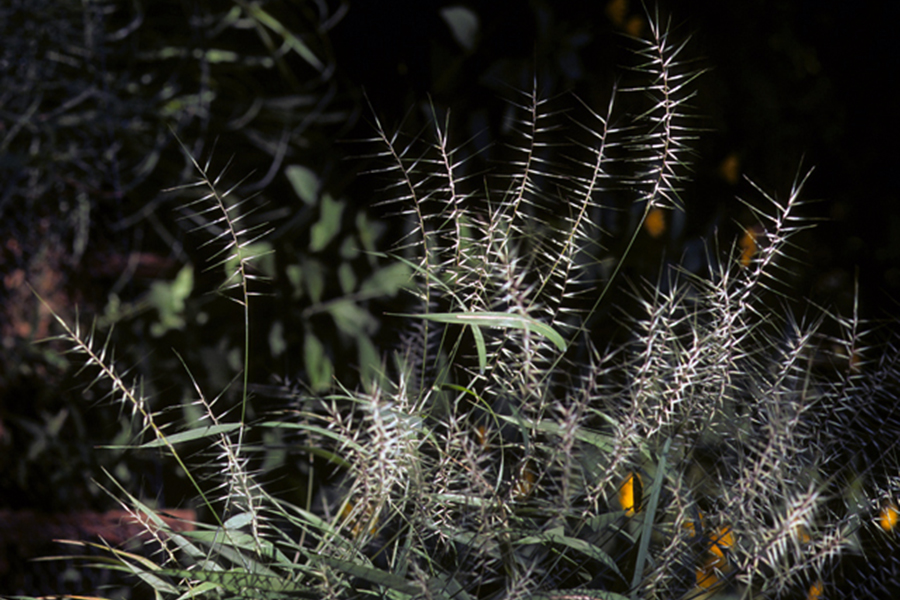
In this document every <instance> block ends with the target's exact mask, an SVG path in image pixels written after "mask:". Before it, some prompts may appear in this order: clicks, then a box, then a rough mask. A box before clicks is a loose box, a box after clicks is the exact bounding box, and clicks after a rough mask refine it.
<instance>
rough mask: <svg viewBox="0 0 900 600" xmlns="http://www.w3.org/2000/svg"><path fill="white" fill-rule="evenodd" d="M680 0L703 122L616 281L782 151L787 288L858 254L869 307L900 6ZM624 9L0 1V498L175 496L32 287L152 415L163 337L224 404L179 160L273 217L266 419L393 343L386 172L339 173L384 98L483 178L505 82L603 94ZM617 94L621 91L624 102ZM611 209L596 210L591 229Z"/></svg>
mask: <svg viewBox="0 0 900 600" xmlns="http://www.w3.org/2000/svg"><path fill="white" fill-rule="evenodd" d="M672 8H673V9H674V16H673V24H674V26H675V27H674V30H675V33H676V35H679V36H683V37H684V38H685V39H687V38H689V37H690V42H689V43H688V47H687V48H686V49H685V51H684V53H685V55H686V56H687V57H689V58H691V57H696V66H697V67H698V68H705V69H709V70H708V72H707V73H706V74H705V75H704V76H703V77H702V78H701V80H700V83H699V93H698V95H697V96H696V98H695V99H694V105H695V112H696V114H697V115H699V116H700V118H699V119H698V121H697V126H698V128H700V129H701V130H703V131H702V132H701V133H700V139H699V141H698V146H697V156H698V160H697V163H696V165H695V167H694V168H695V172H694V174H695V177H694V178H693V179H692V181H690V183H689V187H688V189H686V190H685V194H684V197H685V199H686V214H685V215H684V217H683V218H675V217H674V216H673V215H661V216H660V220H659V221H658V222H656V224H655V226H654V227H652V228H649V227H648V228H647V230H646V231H645V232H644V233H643V234H642V235H643V237H642V238H641V239H640V240H639V241H640V243H639V244H638V249H637V250H636V251H634V252H633V253H632V254H631V255H629V258H628V260H629V263H628V264H627V265H626V267H627V268H626V271H625V272H626V274H627V276H628V277H629V278H630V279H631V280H632V281H637V280H639V278H641V277H648V278H650V279H651V280H653V278H654V277H655V274H656V273H657V272H658V269H659V268H660V266H661V265H662V264H663V263H664V262H665V261H672V262H684V264H685V265H686V266H687V267H688V268H691V269H700V268H702V266H703V263H704V260H705V256H706V253H705V251H704V243H706V242H709V241H711V240H713V239H717V240H719V242H720V243H721V244H722V246H723V248H728V247H731V245H732V244H734V243H736V240H738V239H740V238H741V235H742V234H743V233H744V232H745V231H747V230H752V228H753V227H754V225H755V223H753V222H752V221H751V220H750V215H751V213H750V212H749V211H747V210H746V209H742V208H741V205H740V204H739V203H738V202H736V201H734V196H735V195H741V194H743V193H745V192H746V191H747V190H748V189H749V188H748V184H747V183H746V182H744V181H743V180H742V175H743V173H745V172H746V173H748V174H750V175H751V176H752V177H753V179H754V180H755V181H758V182H759V183H760V184H761V185H762V186H763V187H764V188H766V189H773V190H784V192H785V193H786V191H787V190H788V189H789V186H790V183H791V181H792V179H793V178H794V177H795V175H796V173H797V170H798V165H800V164H801V163H802V164H803V165H804V166H815V167H816V168H817V170H816V172H815V173H814V175H813V177H812V178H811V179H810V182H809V185H808V187H807V188H806V189H807V197H809V198H811V199H815V200H821V201H820V202H816V203H813V204H811V205H810V207H809V209H808V210H809V215H808V216H810V217H812V218H821V219H823V223H822V225H821V226H820V227H818V228H817V229H816V230H815V231H813V232H809V233H807V234H804V236H803V237H801V238H798V239H799V243H800V244H801V245H802V246H803V248H804V251H805V263H803V264H800V265H797V267H796V269H795V270H794V276H793V277H794V279H792V280H790V281H788V283H789V284H791V285H792V286H793V287H794V289H796V291H797V297H805V298H808V299H811V300H814V301H816V302H819V303H822V304H823V305H826V306H831V305H835V306H837V307H838V309H839V310H841V311H842V312H844V313H847V312H849V311H850V310H851V308H852V301H853V295H852V292H853V287H854V286H853V282H854V278H856V277H858V279H859V282H860V287H861V298H862V307H863V311H864V314H865V316H868V317H876V318H877V317H882V316H884V313H885V312H890V310H891V309H892V308H893V306H894V305H893V303H892V301H891V299H892V298H895V297H897V292H898V291H900V266H898V262H900V261H898V259H900V235H897V233H898V232H900V212H898V211H896V210H895V209H894V205H895V204H896V201H897V192H896V187H895V186H893V185H891V183H889V181H890V179H889V173H891V172H892V170H893V168H894V166H895V165H896V164H897V162H896V160H897V158H898V156H897V153H898V150H897V148H898V146H897V145H896V143H894V144H893V145H891V142H894V141H895V140H894V139H885V138H891V136H892V135H894V136H895V135H896V133H897V132H898V127H897V114H896V110H895V109H893V108H892V106H891V102H890V99H891V98H892V95H891V94H890V93H889V91H888V87H887V86H888V85H890V84H891V81H892V79H893V78H892V77H891V76H890V74H891V73H895V72H897V69H898V67H900V65H898V64H897V56H898V53H897V51H896V49H894V48H892V47H891V46H890V36H889V35H886V32H884V31H882V30H883V29H884V28H885V27H887V24H888V23H891V22H896V21H897V16H898V15H897V14H896V13H897V8H896V7H895V5H894V3H876V2H864V3H857V4H853V5H852V6H851V3H839V2H811V1H809V2H807V1H802V2H782V1H775V0H760V1H758V2H751V3H722V2H718V3H716V2H711V1H707V0H703V1H701V2H694V3H690V6H683V5H678V6H674V7H672ZM642 10H643V9H642V8H641V6H640V4H639V3H637V2H630V3H629V2H628V1H627V0H609V1H604V2H594V3H584V2H579V1H576V0H560V1H554V2H550V1H549V0H529V1H526V0H495V1H492V2H482V3H477V2H451V1H447V0H391V1H388V2H351V1H336V0H312V1H304V0H268V1H262V0H234V1H231V0H228V1H226V0H210V1H202V2H200V1H193V0H154V1H153V2H145V1H141V0H135V1H133V2H125V1H116V0H85V1H81V0H7V1H6V2H4V3H3V5H2V7H0V33H2V39H3V44H2V46H0V184H2V185H0V228H2V236H0V240H2V244H3V247H2V248H0V274H2V277H3V284H4V285H3V290H4V291H3V302H2V307H0V326H2V345H3V350H2V352H3V360H2V364H0V508H8V509H22V508H26V507H27V508H31V509H40V510H42V511H48V512H54V511H63V510H76V509H78V510H81V509H95V510H104V509H108V508H112V507H113V506H114V502H113V501H112V500H111V499H110V498H109V497H108V496H107V495H106V494H105V493H104V492H103V491H102V490H101V489H100V487H99V486H98V485H96V484H95V483H94V482H93V481H94V478H95V477H96V476H97V474H98V473H101V470H100V469H101V468H104V469H107V470H108V471H109V472H110V473H112V474H113V475H114V476H115V477H116V478H117V479H118V480H119V481H120V482H121V483H122V484H123V485H124V486H125V487H126V488H127V489H129V490H130V491H132V492H133V493H135V494H137V495H139V496H140V497H143V498H145V499H147V500H148V501H151V502H156V503H158V505H159V506H167V507H175V506H180V505H182V504H184V503H185V502H187V500H188V498H187V497H186V496H185V494H186V491H185V486H184V485H183V481H181V474H180V473H178V472H177V471H176V470H175V469H173V468H172V466H171V465H169V464H167V463H166V461H165V460H163V459H161V458H160V457H159V456H153V455H149V454H146V455H141V456H135V455H133V454H131V455H123V454H121V453H118V452H115V451H109V450H98V449H97V446H98V445H102V444H113V445H116V444H124V443H127V442H128V441H130V440H131V439H132V437H133V436H134V435H135V434H136V433H138V432H137V431H136V430H135V425H133V424H132V423H131V419H130V415H128V414H120V413H118V412H116V411H115V410H109V409H107V410H104V409H103V408H100V407H98V405H102V404H103V402H102V401H103V399H104V390H103V389H102V386H97V387H88V388H87V391H83V384H85V383H89V382H90V377H91V375H90V374H89V373H83V372H81V371H79V370H78V369H77V367H78V365H77V364H72V363H70V361H69V358H68V357H67V356H66V355H65V354H63V353H61V348H60V347H58V346H57V345H55V344H54V343H52V342H50V343H43V344H38V345H35V344H34V343H33V342H34V341H35V340H39V339H43V338H46V337H49V336H51V335H52V334H53V332H54V330H53V327H52V325H51V317H50V315H49V313H48V312H47V310H46V309H44V308H42V307H41V305H40V304H39V303H38V302H37V301H36V300H35V298H34V295H33V294H32V291H31V290H30V288H29V286H30V287H33V288H34V290H35V291H36V292H37V293H38V294H40V295H41V296H42V297H43V298H45V299H46V300H47V302H48V303H49V304H50V305H51V306H52V307H53V308H54V310H56V311H58V312H59V313H60V314H61V315H63V316H64V317H66V318H67V319H69V320H74V319H76V318H77V319H80V320H81V321H82V324H83V325H84V326H89V325H90V323H91V321H92V320H94V319H96V326H97V328H98V332H99V333H98V334H99V335H107V334H108V335H109V336H110V346H111V347H114V348H115V349H116V359H117V361H119V363H120V364H121V365H125V366H128V367H130V368H131V369H132V371H131V372H132V373H133V374H134V375H138V376H142V377H143V378H144V382H145V386H146V387H147V391H148V396H150V397H153V398H154V402H155V403H156V404H155V408H157V409H158V410H160V411H164V412H165V411H166V410H169V413H168V414H169V419H170V420H171V421H173V422H174V421H177V420H180V419H184V418H187V419H192V418H196V417H197V415H192V414H189V413H190V410H191V409H190V408H184V407H188V406H189V403H188V402H186V401H187V400H189V398H190V396H191V394H192V386H191V383H190V376H189V375H188V373H187V371H186V369H185V367H184V366H183V364H182V362H181V360H182V359H183V361H184V364H185V365H188V366H189V368H190V374H191V375H192V376H193V377H194V378H196V380H197V381H198V382H199V384H200V386H201V387H202V388H203V389H204V390H207V391H208V392H210V393H212V394H216V395H217V394H222V400H221V401H222V402H225V403H233V402H235V401H236V398H235V397H233V395H234V393H235V392H236V388H235V387H233V386H230V384H231V382H232V381H233V380H234V378H235V377H236V376H237V375H238V373H239V370H240V368H241V358H240V357H241V332H242V325H241V323H240V319H238V318H236V314H237V313H236V312H235V311H234V306H233V305H232V304H231V303H229V302H225V301H223V300H222V299H221V298H220V297H219V296H218V295H217V294H215V293H214V291H215V290H216V289H217V288H218V286H219V285H220V284H221V283H222V279H223V278H224V277H223V273H224V272H225V270H224V269H223V267H222V266H221V265H219V266H216V267H210V265H211V264H215V260H214V259H213V256H214V254H215V246H214V245H209V246H207V245H206V243H207V242H208V241H209V239H210V237H211V235H210V233H211V232H209V231H208V230H207V231H199V232H198V231H195V230H196V229H197V228H198V227H200V226H201V225H202V224H203V223H202V221H201V220H199V219H198V217H197V215H196V214H195V213H193V212H192V211H191V210H190V208H189V206H188V205H189V204H190V202H191V201H192V200H195V199H197V198H198V197H199V196H200V194H201V192H197V193H196V194H195V193H194V192H192V191H190V190H181V191H171V190H172V189H173V188H177V187H178V186H181V185H183V184H185V183H190V182H192V181H195V180H196V173H195V172H194V170H193V166H192V164H191V162H190V160H189V159H188V156H187V154H188V153H189V154H190V155H191V156H194V157H196V158H197V160H198V161H200V162H201V164H208V165H209V168H210V171H211V172H213V173H214V174H216V175H217V176H219V175H220V176H221V184H222V187H223V188H224V189H229V188H231V187H233V186H237V187H236V189H235V198H237V197H240V198H241V199H246V200H247V202H246V204H245V205H244V208H242V210H243V211H244V214H245V215H246V216H245V221H244V223H243V224H244V225H246V226H257V225H259V226H261V227H265V229H263V230H261V231H268V230H269V229H271V231H269V233H268V235H266V236H264V237H263V238H261V239H259V240H258V241H257V242H256V244H255V245H254V246H253V247H252V248H248V249H247V251H251V252H255V253H259V254H265V255H266V256H264V258H263V259H262V260H260V261H259V262H258V263H257V264H258V266H259V269H260V273H259V275H262V276H264V278H265V280H264V282H262V283H261V284H260V285H259V286H258V290H257V291H259V292H261V294H262V295H261V296H259V297H258V298H257V299H256V303H255V305H254V306H253V307H252V309H253V314H252V315H251V318H252V323H253V325H252V336H253V339H252V340H251V348H252V350H251V357H252V363H251V373H250V378H251V381H253V382H256V384H257V387H256V388H255V389H256V391H257V394H256V397H255V398H254V400H253V403H252V404H251V407H250V410H251V414H250V415H249V417H250V418H256V417H260V416H262V415H263V414H266V413H268V412H271V411H273V410H279V409H284V408H286V407H288V406H289V404H290V398H291V393H290V390H291V389H297V388H303V389H309V390H312V391H313V392H323V391H325V390H327V389H328V388H329V387H330V386H331V385H332V383H333V381H335V380H336V381H340V382H342V384H344V385H346V386H348V387H351V388H352V387H355V386H357V385H359V383H360V382H361V381H365V380H366V379H367V378H371V377H373V376H374V375H375V374H376V373H377V372H378V371H379V369H381V354H382V351H383V350H385V349H390V348H392V347H394V346H395V345H396V344H397V342H398V339H399V335H400V332H399V331H398V323H397V322H395V321H392V320H391V317H390V316H388V314H389V313H396V312H403V310H402V307H403V301H404V296H403V294H402V293H401V291H402V288H403V287H404V286H405V285H406V283H407V281H408V280H409V275H410V273H409V271H408V268H407V267H406V266H405V265H404V264H403V263H401V262H398V261H395V260H391V259H388V258H385V257H384V256H383V255H382V254H379V253H378V252H379V251H384V250H386V249H388V248H390V247H392V246H394V245H395V244H397V243H398V242H399V241H400V240H401V239H402V236H403V234H404V232H405V229H404V225H403V221H402V219H401V218H399V217H398V215H395V214H393V213H391V212H389V211H388V210H387V209H385V208H383V207H382V206H381V205H380V204H379V200H383V199H384V196H385V194H383V193H381V192H380V191H379V190H378V188H379V186H380V185H381V184H382V183H383V182H382V181H381V180H380V179H379V177H378V176H377V174H376V175H366V176H360V174H361V173H364V172H366V171H377V170H378V169H379V168H380V166H381V165H380V164H379V162H378V160H377V159H375V158H371V157H370V155H371V154H372V150H371V147H370V146H369V145H368V144H367V143H365V140H366V139H369V138H371V137H372V135H373V130H374V128H373V120H374V119H375V118H376V116H377V117H378V118H379V119H381V121H382V122H383V123H384V125H385V127H386V129H387V130H388V131H391V132H392V131H401V132H402V133H404V134H408V135H410V136H411V139H413V138H414V137H415V136H416V134H418V133H419V132H420V131H421V130H422V128H423V127H426V126H427V124H428V122H429V121H430V120H431V119H432V118H434V116H435V115H438V117H439V118H442V119H443V116H444V115H446V113H447V112H448V111H449V112H450V113H451V118H450V138H451V144H453V145H461V144H464V143H466V142H470V146H468V149H467V150H466V152H470V153H471V162H470V163H469V166H468V168H469V169H470V171H471V172H472V173H477V172H479V170H480V169H481V168H483V166H484V165H485V164H487V163H488V162H497V161H502V160H504V152H503V148H502V144H497V143H496V142H497V141H498V140H500V141H502V140H503V137H504V134H505V133H508V131H509V119H510V115H511V108H510V105H509V102H510V100H512V101H516V99H517V93H518V92H520V91H526V92H529V91H530V90H531V88H532V85H533V83H532V82H533V81H536V82H537V87H538V89H539V90H540V92H541V95H543V96H545V97H552V96H555V95H557V94H560V93H563V92H566V91H573V92H575V93H576V94H577V95H578V97H579V98H581V99H582V100H583V101H584V102H585V103H587V104H588V105H589V106H600V107H603V106H605V105H606V103H607V102H608V94H609V89H610V88H611V85H612V84H613V83H614V82H615V81H616V77H621V80H620V81H619V85H621V86H627V83H628V74H627V71H625V72H624V75H623V71H622V70H621V69H619V67H620V66H622V65H627V63H628V60H629V58H628V55H627V53H626V51H625V50H623V49H622V47H623V39H624V38H623V36H625V35H629V34H630V35H640V34H641V31H642V28H643V27H645V26H646V21H645V19H644V17H643V12H642ZM666 10H668V7H666V6H665V5H663V11H666ZM625 45H626V46H627V44H625ZM631 102H633V104H632V105H626V106H624V107H623V108H622V110H623V111H624V112H625V113H628V112H637V111H639V110H640V106H641V105H640V99H634V100H632V101H631ZM179 140H180V143H181V144H184V148H182V146H181V145H180V143H179ZM207 161H208V162H207ZM192 194H193V195H192ZM618 208H621V209H623V214H625V213H627V210H625V209H627V207H625V206H620V207H618ZM668 219H672V222H668V221H667V220H668ZM627 226H628V223H627V219H625V218H619V219H618V220H613V221H611V225H610V228H611V232H610V233H611V234H613V235H612V237H611V240H612V241H611V242H610V243H611V244H616V243H617V242H616V241H615V240H616V239H617V237H616V236H615V235H614V234H615V233H617V232H619V233H621V231H623V230H625V229H627ZM617 229H618V230H619V231H617ZM212 233H213V234H214V233H215V232H214V231H213V232H212ZM857 273H858V275H857ZM621 287H623V288H625V289H624V291H626V292H627V288H628V286H621ZM613 305H615V303H613ZM173 348H174V349H176V350H177V352H178V353H179V354H180V356H181V358H179V355H178V354H176V353H175V352H173V351H172V349H173ZM266 448H268V449H269V453H268V455H267V456H262V457H260V466H261V468H263V469H264V470H265V471H267V472H268V473H269V474H270V475H271V479H272V480H273V481H281V482H284V481H288V482H290V481H293V478H292V471H296V470H297V469H300V468H302V466H298V465H296V464H291V459H290V458H289V456H290V455H289V454H286V453H284V452H283V451H282V450H283V448H281V447H280V442H279V441H278V440H266ZM284 487H285V488H286V489H287V488H290V485H286V484H285V485H284ZM3 543H6V542H5V541H4V542H3ZM3 552H4V555H6V554H10V552H12V551H11V550H4V551H3ZM4 560H5V561H6V563H7V566H8V565H9V560H8V559H4ZM8 571H9V569H7V572H8ZM0 587H2V586H0ZM55 591H59V590H55Z"/></svg>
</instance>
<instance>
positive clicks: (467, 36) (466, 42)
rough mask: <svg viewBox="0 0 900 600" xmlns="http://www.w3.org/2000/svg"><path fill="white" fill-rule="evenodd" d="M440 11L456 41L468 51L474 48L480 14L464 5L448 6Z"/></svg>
mask: <svg viewBox="0 0 900 600" xmlns="http://www.w3.org/2000/svg"><path fill="white" fill-rule="evenodd" d="M440 12H441V18H442V19H444V21H445V22H446V23H447V26H448V27H450V33H452V34H453V39H455V40H456V43H458V44H459V45H460V46H462V47H463V49H465V50H466V51H467V52H471V51H472V50H474V49H475V41H476V38H477V36H478V15H476V14H475V13H474V12H472V11H471V10H469V9H468V8H466V7H464V6H447V7H445V8H442V9H441V11H440Z"/></svg>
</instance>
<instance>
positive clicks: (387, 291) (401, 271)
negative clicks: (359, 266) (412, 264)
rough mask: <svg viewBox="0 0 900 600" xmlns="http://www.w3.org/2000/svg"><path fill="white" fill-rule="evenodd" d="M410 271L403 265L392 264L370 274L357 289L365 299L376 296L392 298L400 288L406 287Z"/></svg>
mask: <svg viewBox="0 0 900 600" xmlns="http://www.w3.org/2000/svg"><path fill="white" fill-rule="evenodd" d="M411 278H412V271H411V270H410V268H409V267H408V266H406V265H405V264H403V263H399V262H398V263H394V264H391V265H388V266H386V267H382V268H380V269H378V270H377V271H375V272H374V273H372V275H370V276H369V277H368V278H367V279H366V280H365V281H363V283H362V285H361V286H360V287H359V293H360V294H361V295H363V296H365V297H367V298H374V297H378V296H390V297H392V298H393V297H394V296H396V295H397V292H399V291H400V289H401V288H403V287H404V286H406V285H408V284H409V282H410V279H411Z"/></svg>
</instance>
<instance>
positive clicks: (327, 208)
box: [309, 194, 344, 252]
mask: <svg viewBox="0 0 900 600" xmlns="http://www.w3.org/2000/svg"><path fill="white" fill-rule="evenodd" d="M343 212H344V202H343V201H342V200H335V199H333V198H332V197H331V196H330V195H329V194H325V195H324V196H322V202H321V203H320V204H319V221H318V222H317V223H316V224H315V225H313V226H312V230H311V231H310V241H309V249H310V251H311V252H321V251H322V250H324V249H325V246H327V245H328V244H329V243H330V242H331V240H333V239H334V236H336V235H337V233H338V232H339V231H340V229H341V215H342V214H343Z"/></svg>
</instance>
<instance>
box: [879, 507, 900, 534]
mask: <svg viewBox="0 0 900 600" xmlns="http://www.w3.org/2000/svg"><path fill="white" fill-rule="evenodd" d="M898 520H900V512H898V509H897V505H896V504H893V503H890V504H887V505H885V506H884V507H883V508H882V509H881V514H880V515H879V516H878V525H879V526H880V527H881V528H882V529H884V530H885V531H887V532H891V531H893V530H894V528H895V527H896V526H897V522H898Z"/></svg>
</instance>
